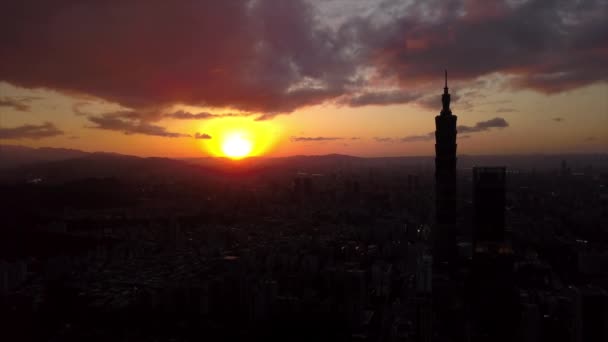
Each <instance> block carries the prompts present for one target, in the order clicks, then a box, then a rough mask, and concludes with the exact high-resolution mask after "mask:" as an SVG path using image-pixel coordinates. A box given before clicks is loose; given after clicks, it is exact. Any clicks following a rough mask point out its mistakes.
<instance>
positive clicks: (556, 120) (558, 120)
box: [551, 117, 564, 122]
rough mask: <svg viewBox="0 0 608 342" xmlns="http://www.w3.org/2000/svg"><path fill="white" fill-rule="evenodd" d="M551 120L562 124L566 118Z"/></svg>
mask: <svg viewBox="0 0 608 342" xmlns="http://www.w3.org/2000/svg"><path fill="white" fill-rule="evenodd" d="M551 120H553V121H555V122H562V121H564V118H559V117H558V118H553V119H551Z"/></svg>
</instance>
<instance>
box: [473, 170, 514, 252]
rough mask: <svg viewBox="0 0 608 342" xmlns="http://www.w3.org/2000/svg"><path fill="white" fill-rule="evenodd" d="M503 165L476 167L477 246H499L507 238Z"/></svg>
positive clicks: (475, 209)
mask: <svg viewBox="0 0 608 342" xmlns="http://www.w3.org/2000/svg"><path fill="white" fill-rule="evenodd" d="M505 176H506V168H504V167H475V168H473V205H474V214H473V224H474V231H473V243H474V248H475V250H476V251H477V250H478V249H480V248H481V249H487V248H488V247H489V246H495V247H497V248H498V247H499V246H500V245H501V243H502V242H503V241H504V238H505V191H506V190H505Z"/></svg>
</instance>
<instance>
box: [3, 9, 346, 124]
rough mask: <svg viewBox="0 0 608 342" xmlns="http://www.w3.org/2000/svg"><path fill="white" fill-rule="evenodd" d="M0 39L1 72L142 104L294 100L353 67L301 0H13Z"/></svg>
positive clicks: (249, 104) (254, 107)
mask: <svg viewBox="0 0 608 342" xmlns="http://www.w3.org/2000/svg"><path fill="white" fill-rule="evenodd" d="M0 42H2V43H1V44H0V56H2V63H0V79H2V80H6V81H8V82H10V83H12V84H16V85H19V86H24V87H46V88H52V89H57V90H60V91H65V92H70V93H83V94H89V95H93V96H97V97H100V98H103V99H105V100H108V101H111V102H116V103H119V104H121V105H122V106H124V107H126V108H131V109H135V110H137V111H138V112H142V113H145V112H147V110H148V109H151V108H156V109H158V108H166V107H167V106H169V105H173V104H177V103H183V104H190V105H204V106H210V107H226V106H228V107H233V108H236V109H239V110H245V111H253V112H264V113H266V115H267V116H270V115H273V114H276V113H282V112H290V111H292V110H294V109H295V108H298V107H301V106H305V105H310V104H315V103H320V102H322V101H324V100H326V99H329V98H334V97H336V96H338V95H341V94H343V93H344V87H345V85H347V84H349V83H351V81H350V80H349V77H351V76H352V75H353V74H354V71H355V69H356V67H357V65H356V63H353V61H354V58H355V56H354V55H353V54H352V53H351V47H352V46H351V45H349V44H348V42H347V41H345V40H343V39H340V38H339V37H337V36H336V35H335V34H333V33H332V32H329V31H326V30H322V29H321V28H320V27H319V25H317V19H316V17H315V12H314V11H313V8H312V7H311V5H310V4H309V3H308V2H306V1H298V0H294V1H280V2H276V1H269V0H259V1H250V0H231V1H215V0H206V1H204V0H203V1H201V0H186V1H179V2H171V3H168V2H166V1H163V0H149V1H137V0H132V1H124V2H120V4H117V3H116V2H112V1H104V0H85V1H81V2H77V3H75V2H73V1H70V0H58V1H54V2H53V3H42V4H41V3H40V2H39V1H33V0H24V1H18V2H17V1H15V2H12V3H11V4H7V5H6V6H4V7H3V11H2V13H1V14H0ZM40 56H44V58H39V57H40ZM9 65H10V66H9Z"/></svg>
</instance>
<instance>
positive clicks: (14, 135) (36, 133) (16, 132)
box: [0, 122, 64, 139]
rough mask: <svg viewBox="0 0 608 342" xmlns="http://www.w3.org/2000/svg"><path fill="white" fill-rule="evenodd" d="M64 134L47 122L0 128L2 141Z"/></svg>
mask: <svg viewBox="0 0 608 342" xmlns="http://www.w3.org/2000/svg"><path fill="white" fill-rule="evenodd" d="M63 134H64V132H63V131H61V130H60V129H58V128H57V127H56V126H55V125H54V124H53V123H51V122H45V123H43V124H41V125H23V126H18V127H12V128H0V139H41V138H48V137H54V136H57V135H63Z"/></svg>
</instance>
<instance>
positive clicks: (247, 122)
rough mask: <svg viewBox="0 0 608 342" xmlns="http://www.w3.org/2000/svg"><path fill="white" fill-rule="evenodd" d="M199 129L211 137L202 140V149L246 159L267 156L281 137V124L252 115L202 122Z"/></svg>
mask: <svg viewBox="0 0 608 342" xmlns="http://www.w3.org/2000/svg"><path fill="white" fill-rule="evenodd" d="M196 131H197V132H204V133H205V134H208V135H209V136H210V137H212V138H211V139H201V140H199V142H198V143H199V146H200V148H201V149H202V150H204V151H205V152H206V153H208V154H209V155H212V156H216V157H228V158H231V159H242V158H246V157H254V156H262V155H266V154H267V153H268V152H269V151H271V150H272V149H273V147H274V146H275V145H276V144H277V142H278V141H279V139H280V138H281V132H280V127H279V126H278V125H277V124H276V123H273V122H270V121H269V120H268V121H255V119H254V118H252V117H224V118H222V119H221V120H218V119H212V120H206V121H204V122H201V123H200V126H198V128H197V129H196Z"/></svg>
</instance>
